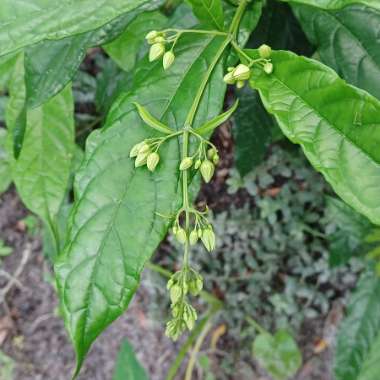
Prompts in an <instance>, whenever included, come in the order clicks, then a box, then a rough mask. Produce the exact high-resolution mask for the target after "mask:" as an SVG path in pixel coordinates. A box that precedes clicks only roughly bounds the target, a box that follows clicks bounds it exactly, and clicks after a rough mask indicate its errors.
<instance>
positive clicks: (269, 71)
mask: <svg viewBox="0 0 380 380" xmlns="http://www.w3.org/2000/svg"><path fill="white" fill-rule="evenodd" d="M264 71H265V72H266V73H267V74H272V73H273V64H272V63H270V62H266V63H265V64H264Z"/></svg>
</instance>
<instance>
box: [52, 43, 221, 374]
mask: <svg viewBox="0 0 380 380" xmlns="http://www.w3.org/2000/svg"><path fill="white" fill-rule="evenodd" d="M223 41H224V40H223V39H222V38H220V37H210V36H208V37H204V36H190V35H188V36H184V37H183V38H181V40H180V41H179V43H178V45H177V60H176V61H177V62H178V64H177V65H174V66H173V67H172V69H171V73H170V74H169V75H168V74H167V73H165V72H164V70H163V68H162V64H161V63H160V62H155V63H151V64H149V63H148V60H147V58H145V59H144V60H143V61H142V62H141V63H140V64H139V66H138V68H137V69H136V72H135V82H134V85H133V88H132V89H131V91H129V92H128V93H127V94H124V95H122V96H121V97H119V99H118V100H117V101H116V102H115V104H114V106H113V108H112V109H111V111H110V113H109V115H108V118H107V122H106V125H105V127H104V128H103V129H102V130H97V131H95V132H93V133H92V134H91V135H90V137H89V139H88V141H87V148H86V157H85V160H84V162H83V164H82V168H81V170H80V171H79V173H78V174H77V177H76V181H75V194H76V200H75V204H74V209H73V212H72V215H71V224H70V228H69V232H68V243H67V245H66V248H65V250H64V252H63V254H62V255H61V257H59V258H58V261H57V264H56V267H55V270H56V276H57V283H58V288H59V295H60V300H61V309H62V312H63V315H64V317H65V323H66V327H67V329H68V331H69V334H70V337H71V339H72V341H73V344H74V346H75V351H76V354H77V371H76V372H78V371H79V369H80V367H81V364H82V362H83V360H84V357H85V355H86V353H87V352H88V350H89V348H90V346H91V344H92V343H93V341H94V340H95V339H96V337H97V336H98V335H99V334H100V333H101V332H102V331H103V330H104V329H105V328H106V327H107V326H108V325H109V324H110V323H112V321H113V320H115V319H116V318H117V317H118V316H119V315H120V314H122V313H123V312H124V310H125V309H126V308H127V306H128V303H129V301H130V300H131V298H132V296H133V294H134V293H135V291H136V289H137V287H138V284H139V279H140V273H141V271H142V269H143V267H144V264H145V262H146V261H147V260H148V259H149V258H150V256H151V255H152V253H153V251H154V250H155V249H156V247H157V245H158V244H159V242H160V241H161V240H162V238H163V237H164V236H165V234H166V231H167V228H168V220H167V219H164V218H161V217H159V216H158V214H164V215H168V214H171V213H172V212H174V211H175V210H177V208H178V207H179V200H180V199H181V190H180V189H181V184H180V173H179V170H178V162H179V158H180V145H179V142H178V140H177V139H176V138H174V139H171V140H169V141H168V142H167V143H165V144H164V145H163V146H162V148H161V149H160V156H161V160H160V165H159V166H158V167H157V169H156V170H155V171H154V173H149V172H148V171H147V169H146V168H143V167H142V168H137V169H136V168H135V167H134V161H133V160H131V159H130V158H129V152H130V150H131V148H132V146H133V145H135V144H136V143H139V142H141V141H142V140H144V139H145V138H149V137H152V136H157V135H158V132H156V131H154V130H152V129H150V128H148V127H147V126H146V125H145V123H144V122H143V121H142V119H141V118H140V115H139V114H138V112H137V111H136V107H135V106H134V105H133V102H138V103H140V104H141V105H143V106H144V107H146V108H147V109H148V110H149V112H150V113H151V114H154V115H155V116H156V117H157V119H159V120H160V121H161V122H162V123H165V124H166V125H168V126H169V127H170V128H172V129H179V128H182V127H183V125H184V122H185V119H186V115H187V113H188V111H189V110H190V108H191V105H192V102H193V100H194V97H195V94H196V92H197V90H198V86H199V78H201V77H202V76H203V75H205V73H206V70H207V67H208V65H209V64H210V62H211V61H212V60H213V59H214V56H215V54H216V52H217V51H218V49H220V47H221V45H222V44H223ZM147 72H148V73H149V75H146V73H147ZM222 78H223V65H222V64H221V63H220V64H219V65H218V66H217V68H216V69H215V71H214V72H213V75H212V78H211V81H210V83H209V84H208V86H207V88H206V92H205V94H204V96H203V97H202V101H201V105H200V108H199V110H198V112H197V115H196V118H195V124H194V127H195V128H196V127H198V126H200V125H201V124H203V123H204V122H205V121H206V120H208V119H209V118H210V117H214V116H216V115H217V114H218V113H219V111H220V109H221V107H222V104H223V98H224V94H225V85H224V83H223V80H222ZM210 93H212V94H216V95H215V96H210Z"/></svg>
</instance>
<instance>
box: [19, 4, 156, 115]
mask: <svg viewBox="0 0 380 380" xmlns="http://www.w3.org/2000/svg"><path fill="white" fill-rule="evenodd" d="M161 2H162V1H161V0H155V1H151V2H150V3H149V4H148V5H144V6H141V7H139V8H138V9H136V10H134V11H133V12H128V13H126V14H123V15H122V16H119V17H118V18H116V19H115V20H113V21H111V22H109V23H108V24H106V25H105V26H102V27H100V28H98V29H95V30H92V31H90V32H87V33H82V34H78V35H75V36H70V37H66V38H64V39H61V40H58V41H54V40H53V41H43V42H40V43H39V44H36V45H33V46H30V47H28V48H27V49H26V51H25V83H26V90H27V102H28V103H27V104H28V106H29V107H31V108H34V107H37V106H39V105H41V104H42V103H44V102H46V101H47V100H48V99H49V98H51V97H52V96H54V95H55V94H57V93H58V92H59V91H61V90H62V89H63V88H64V87H65V86H66V85H67V84H68V83H69V82H70V81H71V80H72V78H73V77H74V75H75V73H76V72H77V70H78V68H79V65H80V64H81V62H82V61H83V59H84V57H85V56H86V53H87V50H88V49H89V48H91V47H94V46H99V45H102V44H105V43H107V42H109V41H111V40H113V39H114V38H116V37H117V36H118V35H120V34H121V33H122V32H123V31H124V30H125V28H127V27H128V26H129V25H131V24H133V22H134V20H135V19H136V17H138V15H139V14H140V13H141V12H142V11H144V10H149V9H154V8H156V7H158V6H159V5H160V4H161ZM144 14H149V13H144ZM143 38H144V36H143V37H142V39H143ZM140 43H141V40H140ZM133 49H134V47H133V46H128V47H127V46H124V48H123V51H128V52H130V51H133ZM129 57H131V55H130V56H129ZM132 63H133V61H132Z"/></svg>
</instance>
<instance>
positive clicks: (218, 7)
mask: <svg viewBox="0 0 380 380" xmlns="http://www.w3.org/2000/svg"><path fill="white" fill-rule="evenodd" d="M189 3H190V4H191V6H192V7H193V12H194V14H195V15H196V16H197V18H198V19H199V21H200V22H201V23H202V24H204V25H208V26H210V27H211V28H213V29H219V30H223V29H224V12H223V6H222V1H221V0H189Z"/></svg>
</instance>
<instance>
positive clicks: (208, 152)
mask: <svg viewBox="0 0 380 380" xmlns="http://www.w3.org/2000/svg"><path fill="white" fill-rule="evenodd" d="M215 154H217V151H216V150H215V149H214V148H210V149H209V150H208V151H207V157H208V158H209V159H210V160H212V159H213V157H214V156H215Z"/></svg>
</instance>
